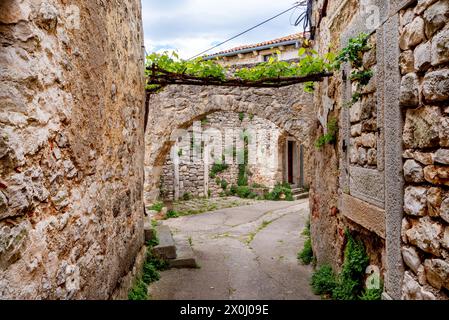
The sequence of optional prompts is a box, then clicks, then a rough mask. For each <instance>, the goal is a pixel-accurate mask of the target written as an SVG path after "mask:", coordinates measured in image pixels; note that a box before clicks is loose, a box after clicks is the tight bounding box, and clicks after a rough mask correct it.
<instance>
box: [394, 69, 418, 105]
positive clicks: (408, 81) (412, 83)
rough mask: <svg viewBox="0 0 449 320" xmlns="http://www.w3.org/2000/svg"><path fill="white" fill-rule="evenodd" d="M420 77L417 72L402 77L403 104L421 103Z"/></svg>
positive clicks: (400, 97) (401, 95)
mask: <svg viewBox="0 0 449 320" xmlns="http://www.w3.org/2000/svg"><path fill="white" fill-rule="evenodd" d="M419 90H420V88H419V79H418V76H417V75H416V73H409V74H406V75H405V76H403V77H402V80H401V92H400V96H399V100H400V103H401V105H402V106H405V107H416V106H418V105H419Z"/></svg>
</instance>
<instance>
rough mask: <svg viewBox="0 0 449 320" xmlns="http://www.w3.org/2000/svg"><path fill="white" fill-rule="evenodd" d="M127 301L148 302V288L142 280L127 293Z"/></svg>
mask: <svg viewBox="0 0 449 320" xmlns="http://www.w3.org/2000/svg"><path fill="white" fill-rule="evenodd" d="M128 300H148V286H147V284H146V283H145V282H143V280H142V279H138V280H137V281H136V283H135V284H134V286H133V287H132V289H131V290H130V291H129V293H128Z"/></svg>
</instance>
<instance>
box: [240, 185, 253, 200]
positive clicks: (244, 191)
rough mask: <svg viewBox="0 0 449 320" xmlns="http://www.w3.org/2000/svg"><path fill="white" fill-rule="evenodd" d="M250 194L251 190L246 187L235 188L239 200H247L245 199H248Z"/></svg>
mask: <svg viewBox="0 0 449 320" xmlns="http://www.w3.org/2000/svg"><path fill="white" fill-rule="evenodd" d="M251 193H252V192H251V189H250V187H248V186H239V187H237V195H238V196H239V197H240V198H244V199H247V198H249V197H250V195H251Z"/></svg>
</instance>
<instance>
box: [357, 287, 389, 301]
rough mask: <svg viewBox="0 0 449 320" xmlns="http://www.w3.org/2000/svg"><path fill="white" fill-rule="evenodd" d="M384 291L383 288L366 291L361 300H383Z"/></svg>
mask: <svg viewBox="0 0 449 320" xmlns="http://www.w3.org/2000/svg"><path fill="white" fill-rule="evenodd" d="M382 291H383V288H380V289H366V290H365V292H364V293H363V295H362V296H361V297H360V300H367V301H368V300H382Z"/></svg>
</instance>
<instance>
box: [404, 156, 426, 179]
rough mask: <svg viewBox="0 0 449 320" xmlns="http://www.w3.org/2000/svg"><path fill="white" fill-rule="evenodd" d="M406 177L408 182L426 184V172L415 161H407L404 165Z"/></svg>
mask: <svg viewBox="0 0 449 320" xmlns="http://www.w3.org/2000/svg"><path fill="white" fill-rule="evenodd" d="M404 177H405V181H407V182H412V183H421V182H424V170H423V168H422V166H421V165H420V164H419V163H418V162H416V161H415V160H407V161H406V162H405V164H404Z"/></svg>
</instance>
